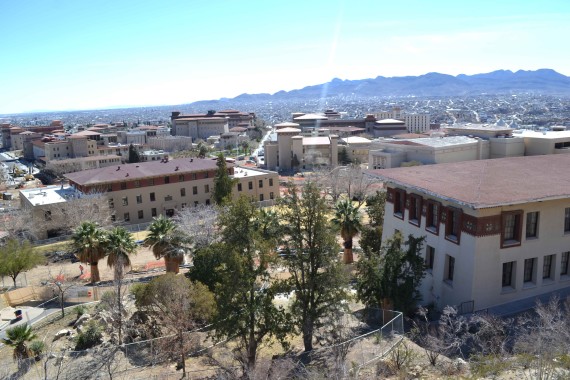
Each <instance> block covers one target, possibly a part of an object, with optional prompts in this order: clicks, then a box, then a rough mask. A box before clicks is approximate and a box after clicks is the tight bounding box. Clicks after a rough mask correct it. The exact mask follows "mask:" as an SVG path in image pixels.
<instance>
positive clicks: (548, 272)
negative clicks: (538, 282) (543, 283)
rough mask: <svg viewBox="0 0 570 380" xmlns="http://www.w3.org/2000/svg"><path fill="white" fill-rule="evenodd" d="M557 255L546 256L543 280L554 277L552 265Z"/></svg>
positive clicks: (543, 263) (543, 266) (543, 264)
mask: <svg viewBox="0 0 570 380" xmlns="http://www.w3.org/2000/svg"><path fill="white" fill-rule="evenodd" d="M554 258H555V255H548V256H544V258H543V260H544V261H543V262H542V279H543V280H544V279H547V278H551V277H552V263H553V262H554Z"/></svg>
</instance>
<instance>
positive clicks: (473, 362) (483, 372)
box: [469, 355, 511, 378]
mask: <svg viewBox="0 0 570 380" xmlns="http://www.w3.org/2000/svg"><path fill="white" fill-rule="evenodd" d="M469 362H470V367H471V373H472V374H473V375H475V376H476V377H477V378H479V377H493V378H494V377H497V376H499V375H500V374H501V373H502V372H505V371H507V370H508V369H509V368H510V366H511V365H510V363H509V362H508V361H507V360H505V358H503V357H500V356H498V355H473V356H472V357H471V358H470V360H469Z"/></svg>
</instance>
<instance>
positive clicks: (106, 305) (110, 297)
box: [95, 290, 117, 311]
mask: <svg viewBox="0 0 570 380" xmlns="http://www.w3.org/2000/svg"><path fill="white" fill-rule="evenodd" d="M116 304H117V299H116V295H115V292H114V291H112V290H108V291H106V292H105V293H103V294H102V295H101V301H100V302H99V303H98V304H97V306H95V310H97V311H103V310H106V311H109V310H113V309H114V308H115V305H116Z"/></svg>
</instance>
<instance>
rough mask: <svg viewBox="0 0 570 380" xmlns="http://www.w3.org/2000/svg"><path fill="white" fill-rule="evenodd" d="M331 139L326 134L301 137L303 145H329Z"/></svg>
mask: <svg viewBox="0 0 570 380" xmlns="http://www.w3.org/2000/svg"><path fill="white" fill-rule="evenodd" d="M330 143H331V140H330V138H328V137H327V136H313V137H303V145H305V146H312V145H330Z"/></svg>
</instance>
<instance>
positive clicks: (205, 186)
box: [204, 185, 210, 193]
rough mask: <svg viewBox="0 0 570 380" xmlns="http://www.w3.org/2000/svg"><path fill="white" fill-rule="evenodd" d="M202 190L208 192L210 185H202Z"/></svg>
mask: <svg viewBox="0 0 570 380" xmlns="http://www.w3.org/2000/svg"><path fill="white" fill-rule="evenodd" d="M204 192H205V193H209V192H210V185H204Z"/></svg>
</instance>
